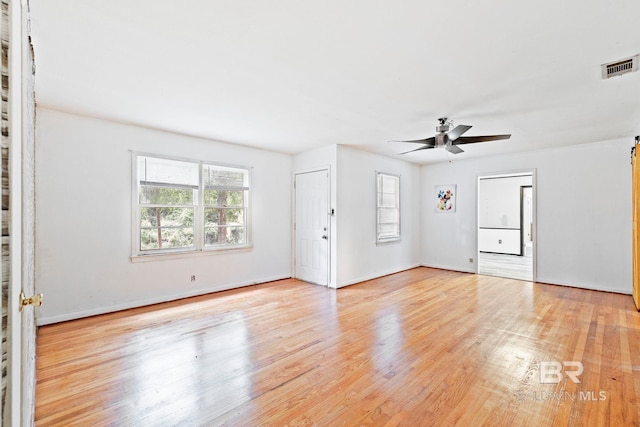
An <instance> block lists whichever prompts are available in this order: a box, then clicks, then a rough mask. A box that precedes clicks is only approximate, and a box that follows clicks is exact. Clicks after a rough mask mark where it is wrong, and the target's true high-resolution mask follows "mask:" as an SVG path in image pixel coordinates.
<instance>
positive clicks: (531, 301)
mask: <svg viewBox="0 0 640 427" xmlns="http://www.w3.org/2000/svg"><path fill="white" fill-rule="evenodd" d="M37 340H38V341H37V344H38V347H37V351H38V354H37V376H38V382H37V390H36V425H38V426H45V425H60V426H106V425H114V426H115V425H117V426H173V425H176V426H178V425H179V426H190V425H203V426H214V425H238V426H254V425H273V426H284V425H289V426H294V425H320V426H336V425H346V426H351V425H379V426H396V425H406V426H418V425H464V426H467V425H474V426H480V425H487V426H496V425H532V426H534V425H535V426H543V425H554V426H568V425H612V426H619V425H640V414H639V409H638V408H639V405H638V398H637V396H638V394H640V314H638V312H636V310H635V308H634V305H633V301H632V298H631V296H626V295H618V294H611V293H604V292H595V291H588V290H583V289H575V288H569V287H561V286H552V285H540V284H535V283H527V282H519V281H513V280H509V279H501V278H496V277H489V276H476V275H472V274H465V273H456V272H450V271H443V270H435V269H429V268H417V269H413V270H409V271H406V272H403V273H398V274H394V275H391V276H386V277H383V278H380V279H376V280H372V281H369V282H364V283H361V284H358V285H353V286H350V287H347V288H343V289H340V290H338V291H337V292H336V291H333V290H329V289H326V288H323V287H319V286H315V285H310V284H307V283H303V282H300V281H297V280H283V281H278V282H273V283H267V284H263V285H257V286H253V287H249V288H244V289H239V290H233V291H227V292H220V293H217V294H211V295H207V296H202V297H195V298H190V299H186V300H181V301H177V302H171V303H166V304H161V305H156V306H151V307H144V308H138V309H133V310H128V311H125V312H119V313H113V314H107V315H103V316H97V317H92V318H87V319H81V320H76V321H71V322H66V323H61V324H56V325H50V326H44V327H41V328H40V329H39V330H38V338H37ZM545 361H549V362H554V361H557V362H560V363H561V362H563V361H576V362H580V363H582V364H583V366H584V371H583V372H582V374H581V375H579V376H576V378H577V379H579V380H580V381H581V382H580V383H579V384H578V383H574V382H573V381H572V380H571V378H569V375H563V376H562V380H561V381H559V382H558V383H551V384H547V383H542V382H541V378H540V366H541V362H545ZM576 366H577V365H573V366H572V365H569V366H567V367H565V370H564V372H566V373H571V372H573V373H577V372H576V369H577V368H576ZM557 375H559V374H553V373H552V374H551V375H550V374H547V375H545V376H543V379H546V380H547V381H548V380H549V379H551V380H552V381H555V378H557Z"/></svg>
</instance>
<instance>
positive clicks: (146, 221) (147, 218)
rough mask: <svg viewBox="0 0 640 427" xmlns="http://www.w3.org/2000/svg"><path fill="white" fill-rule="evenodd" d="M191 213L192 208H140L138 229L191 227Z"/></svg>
mask: <svg viewBox="0 0 640 427" xmlns="http://www.w3.org/2000/svg"><path fill="white" fill-rule="evenodd" d="M193 211H194V209H193V208H169V207H167V208H142V209H140V227H176V226H186V225H188V226H192V225H193Z"/></svg>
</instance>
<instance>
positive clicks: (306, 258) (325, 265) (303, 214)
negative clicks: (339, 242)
mask: <svg viewBox="0 0 640 427" xmlns="http://www.w3.org/2000/svg"><path fill="white" fill-rule="evenodd" d="M294 188H295V215H294V218H295V224H294V244H295V252H294V253H295V259H294V277H295V278H297V279H300V280H304V281H305V282H310V283H315V284H317V285H321V286H328V285H329V236H330V230H329V170H328V169H321V170H317V171H311V172H304V173H297V174H296V175H295V179H294Z"/></svg>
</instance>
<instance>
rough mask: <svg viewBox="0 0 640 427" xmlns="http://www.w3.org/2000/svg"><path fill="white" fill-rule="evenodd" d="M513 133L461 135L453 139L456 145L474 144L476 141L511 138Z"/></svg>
mask: <svg viewBox="0 0 640 427" xmlns="http://www.w3.org/2000/svg"><path fill="white" fill-rule="evenodd" d="M509 138H511V135H510V134H509V135H485V136H461V137H460V138H458V139H456V140H455V141H453V143H454V144H455V145H460V144H473V143H474V142H487V141H498V140H500V139H509Z"/></svg>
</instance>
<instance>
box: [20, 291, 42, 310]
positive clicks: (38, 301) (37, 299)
mask: <svg viewBox="0 0 640 427" xmlns="http://www.w3.org/2000/svg"><path fill="white" fill-rule="evenodd" d="M43 298H44V295H42V294H35V295H33V296H31V297H29V298H27V297H25V296H24V292H20V304H19V306H18V309H19V310H20V311H22V309H23V308H25V307H26V306H28V305H33V306H38V307H40V306H41V305H42V299H43Z"/></svg>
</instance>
